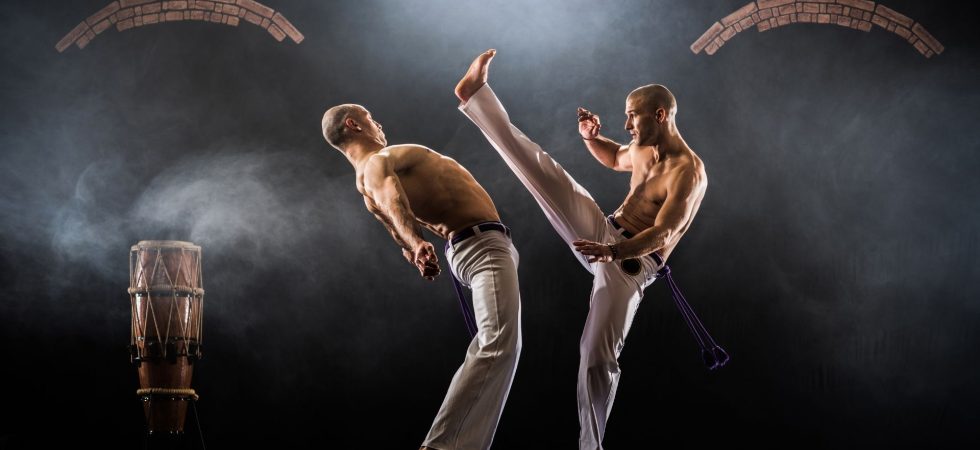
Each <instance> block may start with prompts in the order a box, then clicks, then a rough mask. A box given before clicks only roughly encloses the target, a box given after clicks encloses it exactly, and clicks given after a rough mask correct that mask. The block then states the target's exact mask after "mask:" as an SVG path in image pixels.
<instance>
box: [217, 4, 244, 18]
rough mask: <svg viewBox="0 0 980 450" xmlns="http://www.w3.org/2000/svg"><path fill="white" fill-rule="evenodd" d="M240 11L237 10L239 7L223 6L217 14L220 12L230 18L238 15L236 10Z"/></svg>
mask: <svg viewBox="0 0 980 450" xmlns="http://www.w3.org/2000/svg"><path fill="white" fill-rule="evenodd" d="M240 9H241V8H239V7H237V6H235V5H223V6H222V7H221V11H218V12H222V13H225V14H228V15H231V16H237V15H238V10H240Z"/></svg>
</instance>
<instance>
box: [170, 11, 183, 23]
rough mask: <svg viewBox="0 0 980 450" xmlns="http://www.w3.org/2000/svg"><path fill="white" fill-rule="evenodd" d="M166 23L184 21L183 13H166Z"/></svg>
mask: <svg viewBox="0 0 980 450" xmlns="http://www.w3.org/2000/svg"><path fill="white" fill-rule="evenodd" d="M166 18H167V21H168V22H176V21H178V20H184V13H183V11H167V15H166Z"/></svg>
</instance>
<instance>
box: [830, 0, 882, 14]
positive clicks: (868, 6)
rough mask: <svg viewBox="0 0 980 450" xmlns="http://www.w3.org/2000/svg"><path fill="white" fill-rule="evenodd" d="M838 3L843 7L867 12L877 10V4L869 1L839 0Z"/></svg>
mask: <svg viewBox="0 0 980 450" xmlns="http://www.w3.org/2000/svg"><path fill="white" fill-rule="evenodd" d="M837 3H840V4H842V5H847V6H850V7H852V8H859V9H863V10H865V11H874V10H875V2H872V1H868V0H837Z"/></svg>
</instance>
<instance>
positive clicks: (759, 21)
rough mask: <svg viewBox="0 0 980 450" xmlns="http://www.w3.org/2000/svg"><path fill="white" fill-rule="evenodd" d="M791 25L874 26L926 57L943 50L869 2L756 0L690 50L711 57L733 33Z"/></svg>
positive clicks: (904, 19) (918, 27) (913, 25)
mask: <svg viewBox="0 0 980 450" xmlns="http://www.w3.org/2000/svg"><path fill="white" fill-rule="evenodd" d="M794 23H819V24H836V25H839V26H842V27H848V28H854V29H856V30H861V31H864V32H869V31H871V28H872V25H877V26H879V27H881V28H884V29H886V30H888V31H890V32H892V33H895V34H897V35H898V36H899V37H901V38H902V39H904V40H905V41H908V43H909V44H911V45H912V46H913V47H915V49H916V50H918V51H919V53H922V55H923V56H925V57H926V58H931V57H932V56H933V55H938V54H940V53H942V52H943V49H944V48H943V45H942V44H940V43H939V41H938V40H936V38H934V37H933V36H932V35H931V34H929V32H928V31H926V29H925V27H923V26H922V24H919V23H917V22H915V21H914V20H912V19H910V18H909V17H908V16H906V15H904V14H901V13H899V12H897V11H895V10H893V9H891V8H889V7H887V6H885V5H882V4H880V3H879V4H877V5H876V4H875V2H873V1H870V0H757V1H754V2H750V3H747V4H746V5H745V6H743V7H741V8H739V9H737V10H735V11H734V12H732V13H731V14H729V15H727V16H725V17H724V18H722V19H721V20H720V21H719V22H715V23H714V25H712V26H711V28H708V30H707V31H705V32H704V34H702V35H701V37H700V38H698V40H696V41H694V43H693V44H691V51H692V52H694V53H695V54H698V53H700V52H701V50H704V52H705V53H707V54H708V55H713V54H715V52H717V51H718V49H720V48H721V47H722V46H723V45H725V42H728V41H729V40H730V39H732V38H733V37H734V36H735V35H736V34H738V33H740V32H742V31H745V30H748V29H749V28H752V27H753V26H754V27H756V29H758V30H759V31H760V32H762V31H766V30H770V29H773V28H777V27H781V26H785V25H790V24H794Z"/></svg>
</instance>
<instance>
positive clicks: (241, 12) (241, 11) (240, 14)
mask: <svg viewBox="0 0 980 450" xmlns="http://www.w3.org/2000/svg"><path fill="white" fill-rule="evenodd" d="M247 12H248V11H246V10H245V8H238V18H239V19H242V18H244V17H245V13H247Z"/></svg>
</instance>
